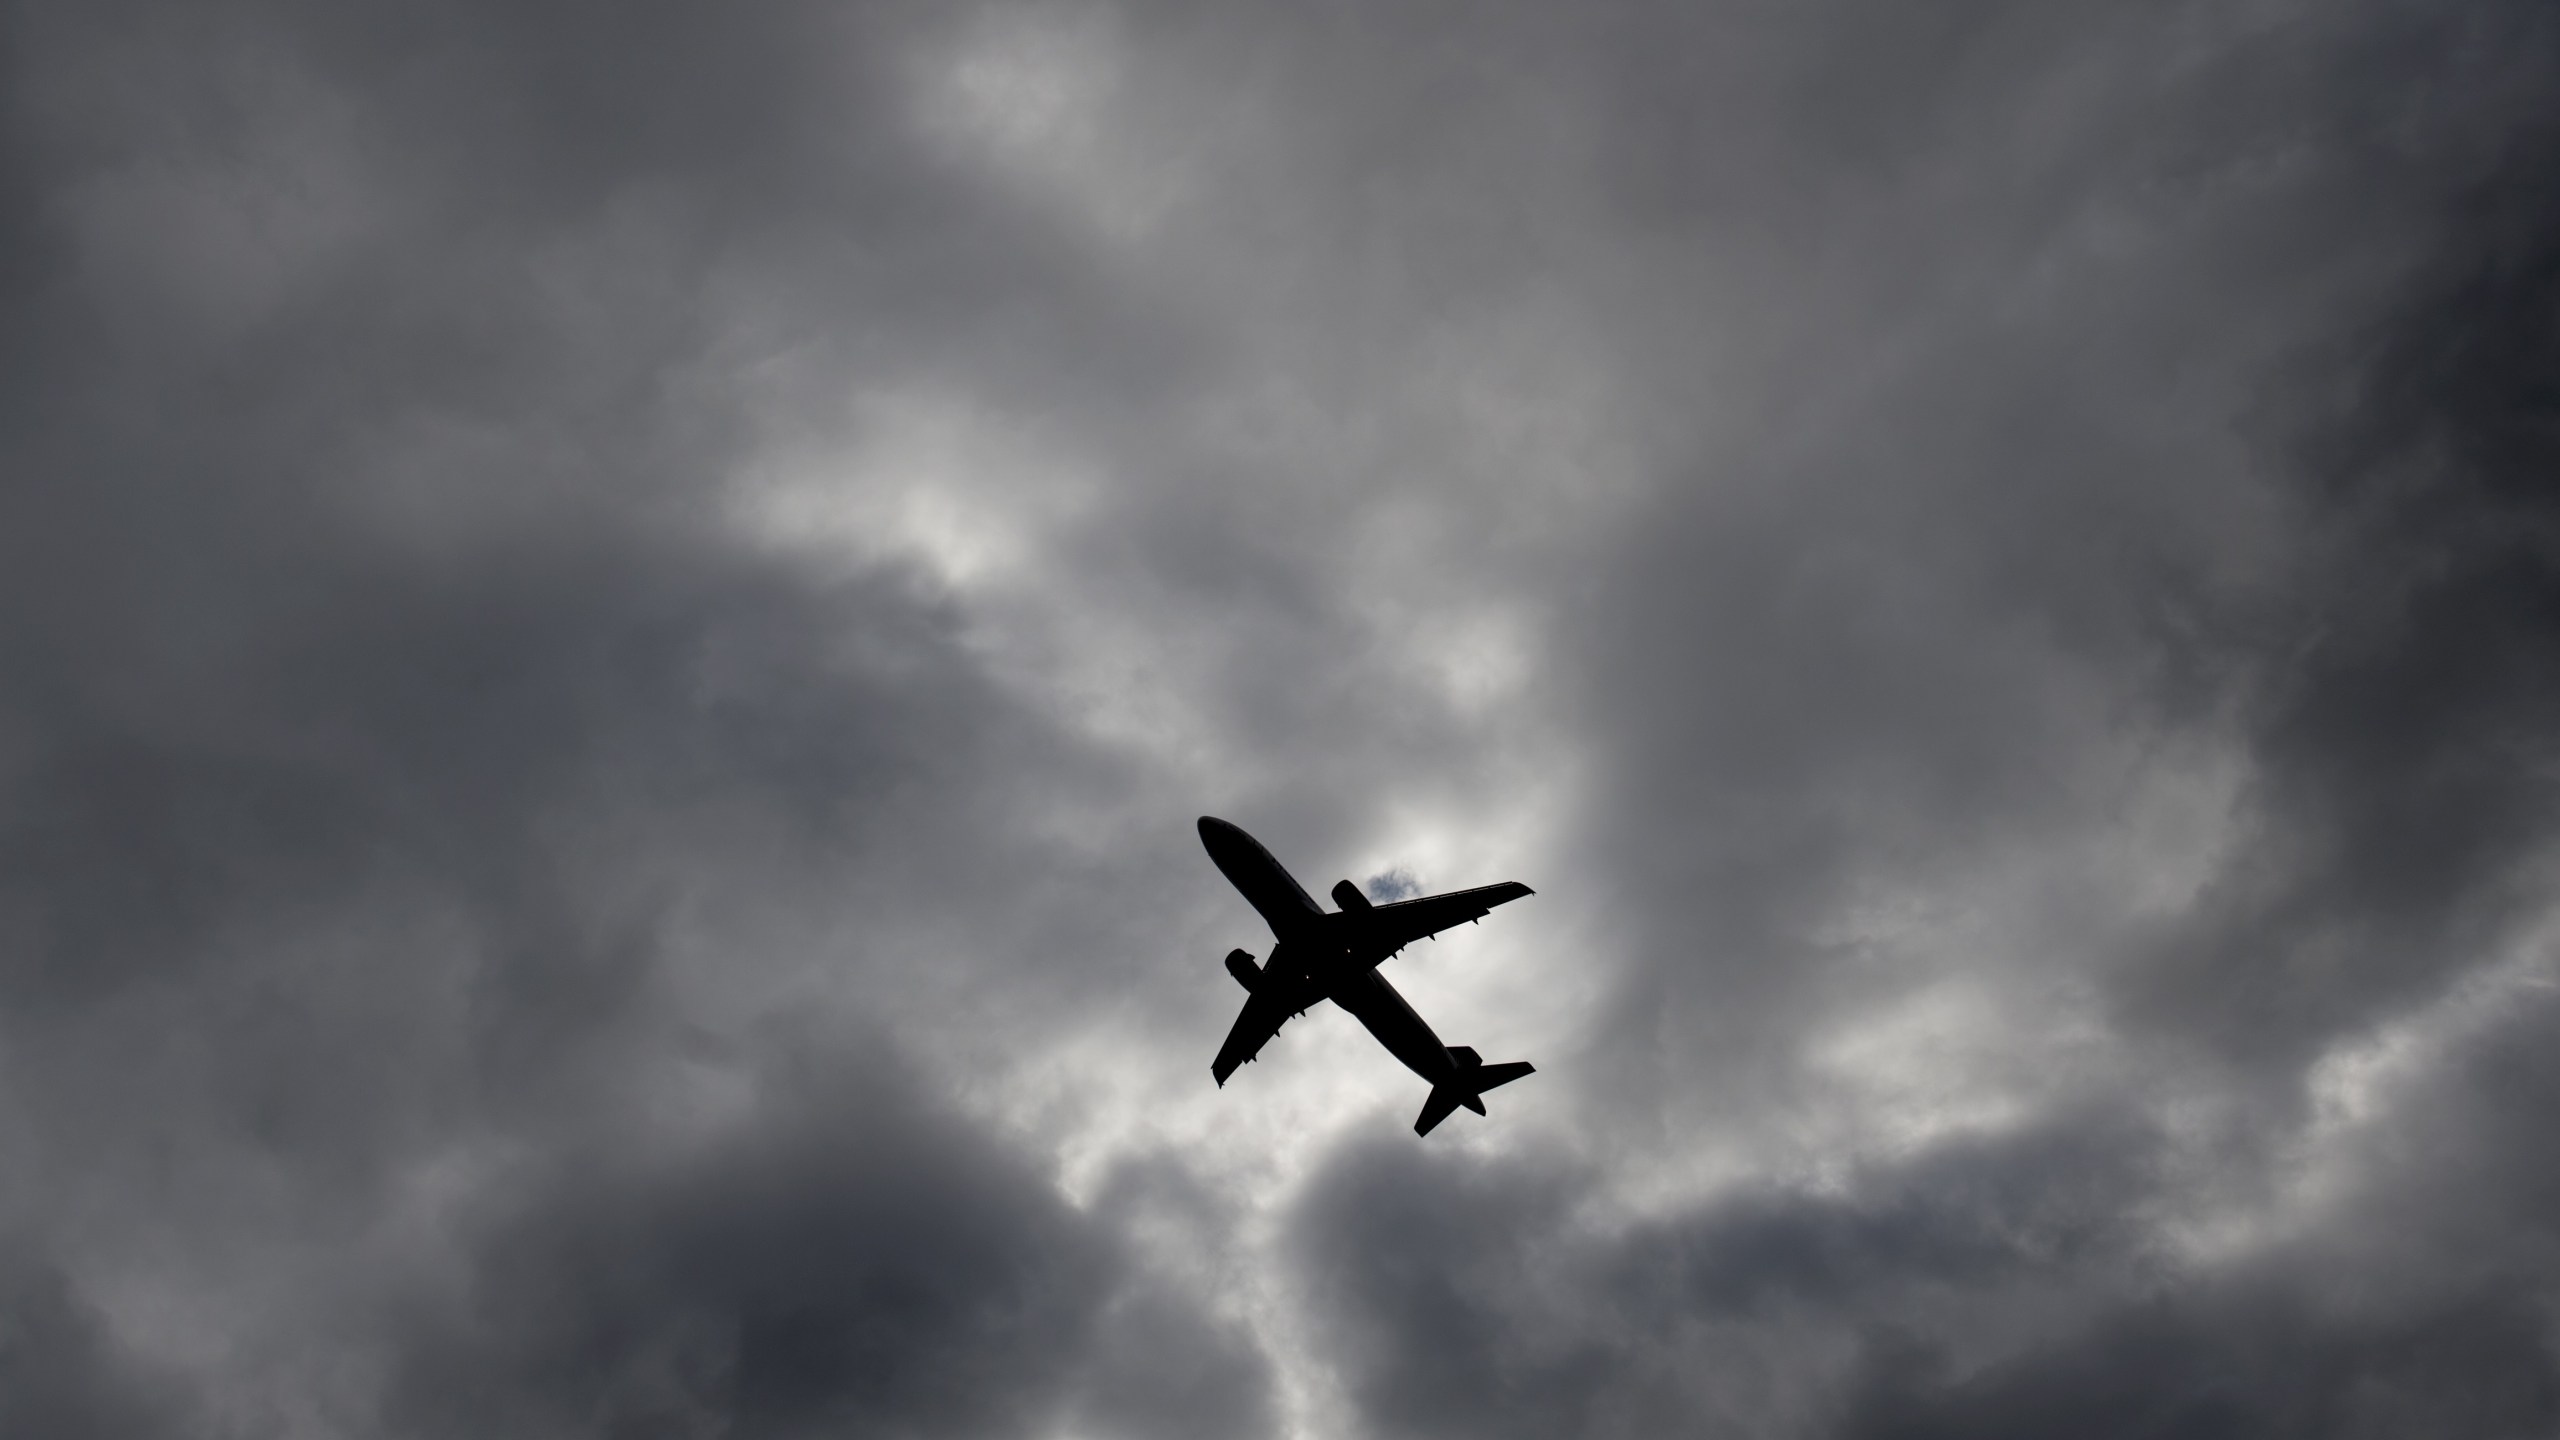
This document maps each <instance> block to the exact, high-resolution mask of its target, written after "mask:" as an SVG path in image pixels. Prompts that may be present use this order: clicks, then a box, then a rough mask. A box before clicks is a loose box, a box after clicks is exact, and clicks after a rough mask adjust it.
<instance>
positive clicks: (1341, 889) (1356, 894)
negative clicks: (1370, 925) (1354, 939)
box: [1333, 880, 1370, 914]
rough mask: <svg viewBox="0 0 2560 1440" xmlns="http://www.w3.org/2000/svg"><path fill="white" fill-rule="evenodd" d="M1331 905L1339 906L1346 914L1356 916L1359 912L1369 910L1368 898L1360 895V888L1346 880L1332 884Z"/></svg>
mask: <svg viewBox="0 0 2560 1440" xmlns="http://www.w3.org/2000/svg"><path fill="white" fill-rule="evenodd" d="M1333 903H1334V904H1336V905H1339V906H1341V907H1342V908H1343V909H1344V910H1345V911H1346V912H1349V913H1351V914H1358V913H1359V912H1360V911H1363V910H1366V909H1368V908H1370V907H1369V897H1368V896H1366V895H1363V894H1361V893H1360V887H1359V886H1357V885H1354V884H1352V883H1351V882H1350V881H1348V880H1337V881H1335V882H1334V885H1333Z"/></svg>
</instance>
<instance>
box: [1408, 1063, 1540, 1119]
mask: <svg viewBox="0 0 2560 1440" xmlns="http://www.w3.org/2000/svg"><path fill="white" fill-rule="evenodd" d="M1449 1058H1450V1059H1451V1060H1453V1061H1455V1062H1457V1068H1458V1073H1457V1076H1456V1078H1455V1079H1453V1080H1451V1081H1450V1082H1448V1083H1446V1084H1441V1085H1434V1086H1432V1087H1431V1098H1430V1099H1428V1100H1425V1101H1423V1102H1422V1114H1421V1116H1420V1118H1418V1119H1416V1120H1415V1121H1414V1122H1413V1133H1414V1134H1416V1135H1428V1134H1430V1133H1431V1131H1432V1127H1434V1126H1436V1125H1438V1124H1439V1123H1440V1122H1441V1121H1443V1120H1446V1119H1448V1118H1449V1116H1450V1115H1451V1114H1452V1113H1453V1112H1455V1111H1456V1110H1457V1108H1458V1107H1459V1106H1461V1105H1464V1106H1466V1107H1467V1108H1468V1109H1470V1110H1473V1111H1474V1112H1476V1113H1477V1114H1479V1115H1481V1114H1483V1113H1484V1092H1486V1091H1487V1090H1491V1089H1493V1088H1495V1087H1496V1086H1500V1085H1508V1084H1510V1083H1511V1082H1512V1081H1514V1080H1517V1079H1519V1078H1520V1077H1521V1076H1523V1075H1535V1074H1536V1073H1538V1067H1537V1066H1535V1065H1532V1064H1530V1063H1529V1062H1528V1061H1526V1060H1506V1061H1504V1062H1503V1063H1501V1064H1499V1065H1487V1064H1486V1063H1484V1061H1483V1060H1482V1059H1481V1058H1479V1057H1478V1056H1477V1055H1476V1052H1475V1051H1473V1050H1471V1049H1469V1048H1468V1047H1466V1046H1464V1045H1452V1046H1450V1047H1449Z"/></svg>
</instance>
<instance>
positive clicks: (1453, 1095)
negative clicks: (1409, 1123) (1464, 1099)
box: [1413, 1085, 1460, 1135]
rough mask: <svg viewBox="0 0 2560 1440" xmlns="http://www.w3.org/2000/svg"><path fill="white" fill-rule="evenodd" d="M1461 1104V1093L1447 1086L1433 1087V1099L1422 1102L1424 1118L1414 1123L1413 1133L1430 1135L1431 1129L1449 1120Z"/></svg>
mask: <svg viewBox="0 0 2560 1440" xmlns="http://www.w3.org/2000/svg"><path fill="white" fill-rule="evenodd" d="M1459 1104H1460V1095H1459V1092H1458V1091H1457V1090H1455V1089H1453V1088H1451V1087H1449V1086H1447V1085H1434V1086H1432V1087H1431V1098H1430V1099H1428V1100H1425V1101H1423V1102H1422V1116H1421V1118H1420V1119H1417V1120H1415V1121H1414V1122H1413V1133H1414V1134H1416V1135H1428V1134H1430V1133H1431V1127H1433V1126H1435V1125H1437V1124H1439V1123H1440V1122H1441V1121H1443V1120H1446V1119H1448V1118H1449V1116H1450V1113H1451V1112H1452V1111H1455V1110H1456V1109H1457V1108H1458V1106H1459Z"/></svg>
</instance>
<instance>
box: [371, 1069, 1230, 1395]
mask: <svg viewBox="0 0 2560 1440" xmlns="http://www.w3.org/2000/svg"><path fill="white" fill-rule="evenodd" d="M787 1048H788V1047H786V1049H787ZM790 1069H791V1070H792V1071H796V1072H798V1073H782V1074H767V1075H764V1076H761V1077H759V1078H760V1080H762V1081H763V1082H765V1083H766V1084H767V1085H769V1086H771V1087H772V1088H773V1089H774V1090H777V1091H779V1092H781V1093H780V1094H778V1095H775V1096H772V1097H771V1098H770V1099H769V1102H768V1104H767V1106H766V1110H765V1119H764V1120H763V1121H762V1123H760V1124H759V1126H758V1127H757V1128H756V1129H755V1130H754V1131H752V1132H751V1133H748V1134H744V1135H739V1136H734V1137H730V1138H727V1139H724V1140H723V1141H722V1142H721V1143H719V1144H717V1145H714V1146H712V1147H710V1148H709V1149H708V1150H706V1151H704V1152H702V1153H699V1154H692V1155H686V1156H683V1157H681V1158H680V1159H678V1160H677V1161H675V1162H674V1163H672V1164H668V1163H664V1162H654V1163H653V1162H646V1161H644V1162H642V1163H639V1164H637V1165H634V1164H630V1163H628V1162H616V1161H615V1160H613V1159H611V1158H610V1157H608V1158H607V1159H606V1160H605V1162H604V1163H601V1164H597V1163H592V1161H591V1160H590V1158H589V1157H584V1156H572V1157H565V1163H551V1162H545V1163H542V1164H539V1165H537V1166H536V1167H535V1168H536V1169H537V1170H538V1171H540V1172H542V1173H541V1178H540V1179H538V1180H537V1181H536V1182H535V1183H533V1184H531V1185H530V1186H528V1187H526V1189H525V1191H524V1192H523V1193H522V1194H521V1195H520V1196H519V1197H517V1198H515V1199H512V1200H510V1201H508V1202H506V1203H505V1204H503V1205H502V1206H500V1207H498V1208H499V1213H497V1214H495V1215H494V1216H493V1217H492V1218H491V1219H490V1220H489V1221H488V1222H487V1223H486V1225H485V1227H484V1228H483V1233H482V1235H481V1236H480V1238H479V1239H478V1241H477V1243H476V1245H475V1252H474V1255H473V1261H472V1267H471V1269H470V1271H469V1273H468V1275H467V1277H466V1278H465V1280H464V1283H463V1285H462V1286H461V1287H460V1289H461V1293H460V1295H459V1297H458V1298H457V1299H456V1300H455V1301H454V1302H452V1303H451V1304H450V1305H447V1306H444V1307H442V1308H439V1309H436V1310H433V1311H431V1312H429V1313H427V1314H424V1315H415V1316H411V1317H409V1318H408V1319H407V1320H406V1321H405V1324H406V1325H407V1326H408V1327H409V1328H410V1329H411V1330H412V1331H413V1333H412V1334H410V1335H408V1336H407V1337H405V1338H404V1339H403V1341H402V1343H401V1344H400V1346H399V1351H398V1353H399V1354H400V1356H401V1361H400V1373H399V1376H398V1378H397V1379H396V1380H395V1382H394V1384H393V1385H392V1387H391V1391H390V1401H389V1403H390V1405H391V1407H392V1412H393V1413H392V1415H391V1416H390V1417H389V1418H388V1419H387V1421H386V1427H385V1428H386V1429H388V1430H389V1431H390V1432H391V1433H398V1434H454V1435H514V1434H523V1435H544V1434H559V1433H590V1432H592V1433H607V1434H618V1433H626V1432H631V1431H646V1432H647V1433H667V1434H696V1433H701V1434H739V1435H777V1436H779V1435H801V1434H847V1433H851V1434H933V1435H979V1434H994V1435H1001V1434H1018V1433H1021V1432H1022V1431H1023V1430H1024V1429H1026V1428H1033V1427H1036V1426H1038V1425H1039V1424H1040V1423H1042V1422H1043V1420H1044V1418H1045V1417H1046V1416H1047V1415H1048V1414H1049V1413H1050V1412H1051V1411H1053V1410H1055V1409H1056V1408H1058V1407H1061V1406H1064V1405H1069V1404H1073V1405H1075V1406H1077V1407H1078V1408H1079V1409H1080V1410H1081V1412H1082V1413H1084V1414H1086V1415H1089V1416H1092V1417H1094V1418H1098V1419H1100V1420H1102V1421H1104V1422H1106V1423H1109V1424H1111V1425H1112V1426H1113V1427H1114V1433H1126V1434H1135V1435H1166V1436H1171V1435H1183V1434H1189V1435H1236V1434H1255V1433H1261V1430H1262V1426H1263V1424H1264V1423H1267V1422H1265V1421H1264V1419H1263V1416H1262V1413H1261V1407H1260V1405H1259V1404H1258V1400H1259V1395H1258V1391H1259V1389H1260V1388H1261V1386H1262V1384H1263V1376H1262V1372H1261V1369H1260V1367H1259V1366H1258V1365H1257V1364H1256V1363H1255V1358H1254V1357H1253V1356H1252V1355H1251V1354H1250V1352H1244V1353H1238V1351H1237V1348H1236V1345H1235V1338H1234V1337H1233V1336H1231V1335H1228V1334H1225V1333H1224V1332H1222V1331H1221V1330H1220V1329H1219V1328H1218V1327H1216V1326H1214V1325H1210V1324H1205V1323H1203V1319H1202V1317H1200V1316H1199V1315H1198V1314H1197V1313H1196V1312H1194V1311H1192V1310H1190V1309H1189V1308H1188V1307H1187V1306H1186V1305H1185V1304H1184V1303H1183V1302H1182V1301H1180V1300H1179V1299H1178V1298H1170V1297H1167V1296H1165V1295H1163V1294H1161V1293H1158V1292H1156V1291H1154V1290H1151V1289H1150V1287H1149V1286H1148V1284H1147V1283H1146V1282H1145V1281H1144V1280H1143V1278H1141V1277H1139V1276H1137V1275H1136V1274H1134V1273H1132V1272H1130V1269H1129V1267H1128V1266H1127V1263H1126V1261H1125V1259H1124V1258H1123V1257H1121V1256H1118V1255H1115V1254H1114V1253H1113V1245H1112V1242H1111V1240H1110V1238H1109V1236H1108V1233H1107V1232H1106V1231H1104V1230H1102V1229H1101V1228H1099V1227H1097V1226H1096V1225H1094V1224H1093V1223H1092V1222H1090V1221H1089V1220H1087V1219H1086V1218H1084V1217H1081V1216H1078V1215H1077V1214H1075V1213H1074V1212H1072V1211H1070V1210H1069V1209H1067V1207H1065V1206H1064V1205H1063V1204H1062V1203H1060V1202H1059V1200H1058V1199H1057V1198H1056V1196H1055V1193H1054V1191H1052V1190H1051V1189H1050V1188H1049V1187H1048V1186H1046V1185H1045V1184H1043V1183H1042V1182H1041V1179H1040V1177H1039V1176H1038V1175H1037V1174H1036V1173H1034V1172H1033V1171H1032V1170H1031V1169H1030V1168H1029V1167H1028V1166H1026V1165H1024V1164H1023V1163H1022V1162H1021V1161H1020V1160H1019V1159H1018V1158H1016V1157H1014V1156H1011V1155H1008V1154H1006V1153H1004V1152H1003V1151H1002V1150H1001V1149H1000V1148H999V1147H997V1146H994V1145H992V1144H989V1143H987V1142H986V1141H985V1140H984V1139H983V1138H980V1137H977V1136H973V1135H970V1134H968V1133H967V1127H965V1126H964V1125H962V1124H960V1123H959V1122H957V1121H956V1120H955V1118H954V1117H951V1116H949V1115H944V1114H936V1113H934V1112H933V1111H932V1110H930V1109H929V1108H927V1107H925V1106H923V1105H921V1104H920V1103H919V1101H918V1097H917V1096H916V1095H915V1094H914V1093H913V1091H914V1082H913V1080H912V1078H911V1077H910V1076H907V1075H905V1074H902V1073H899V1071H898V1070H897V1069H896V1068H895V1067H894V1066H893V1065H891V1064H889V1063H884V1062H883V1060H882V1059H881V1058H879V1057H878V1056H877V1055H876V1054H875V1055H874V1056H873V1057H871V1058H868V1059H858V1060H854V1061H851V1062H844V1061H838V1062H836V1063H822V1062H819V1061H816V1060H812V1059H809V1058H807V1057H802V1058H801V1062H800V1063H798V1064H796V1065H793V1066H791V1067H790ZM1124 1274H1125V1275H1126V1276H1127V1278H1125V1279H1115V1276H1122V1275H1124ZM1131 1352H1134V1353H1131Z"/></svg>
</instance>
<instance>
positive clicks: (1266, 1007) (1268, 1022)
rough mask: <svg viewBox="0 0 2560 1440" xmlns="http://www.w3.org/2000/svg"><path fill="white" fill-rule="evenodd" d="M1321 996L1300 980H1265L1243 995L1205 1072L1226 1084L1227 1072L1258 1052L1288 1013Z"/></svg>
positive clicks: (1295, 1012)
mask: <svg viewBox="0 0 2560 1440" xmlns="http://www.w3.org/2000/svg"><path fill="white" fill-rule="evenodd" d="M1322 998H1324V997H1323V995H1322V994H1321V993H1320V992H1317V991H1316V990H1315V989H1314V988H1313V987H1312V986H1309V985H1307V984H1305V983H1304V982H1302V981H1281V980H1277V979H1274V980H1272V981H1269V982H1266V983H1265V984H1264V986H1263V988H1261V989H1259V990H1256V991H1254V992H1253V993H1252V994H1250V995H1247V996H1246V997H1245V999H1244V1010H1243V1012H1242V1013H1240V1014H1238V1015H1237V1016H1236V1023H1235V1027H1234V1028H1233V1029H1231V1030H1229V1031H1228V1032H1227V1043H1226V1044H1224V1045H1221V1046H1219V1047H1218V1058H1217V1059H1215V1060H1213V1061H1211V1062H1209V1073H1210V1074H1212V1075H1214V1076H1216V1077H1217V1078H1218V1083H1219V1084H1221V1085H1224V1084H1226V1083H1227V1077H1228V1076H1230V1075H1233V1074H1234V1073H1236V1070H1237V1069H1238V1068H1239V1067H1241V1066H1242V1065H1243V1064H1244V1062H1246V1061H1247V1060H1250V1059H1252V1058H1253V1057H1254V1056H1256V1055H1258V1054H1260V1053H1261V1052H1262V1047H1263V1046H1265V1045H1267V1044H1269V1043H1270V1042H1271V1037H1272V1036H1274V1035H1277V1034H1279V1033H1280V1027H1281V1026H1283V1025H1285V1024H1287V1023H1289V1017H1290V1016H1292V1015H1303V1014H1305V1013H1306V1009H1307V1007H1308V1006H1309V1005H1312V1004H1314V1003H1315V1002H1316V1001H1318V1000H1320V999H1322Z"/></svg>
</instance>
